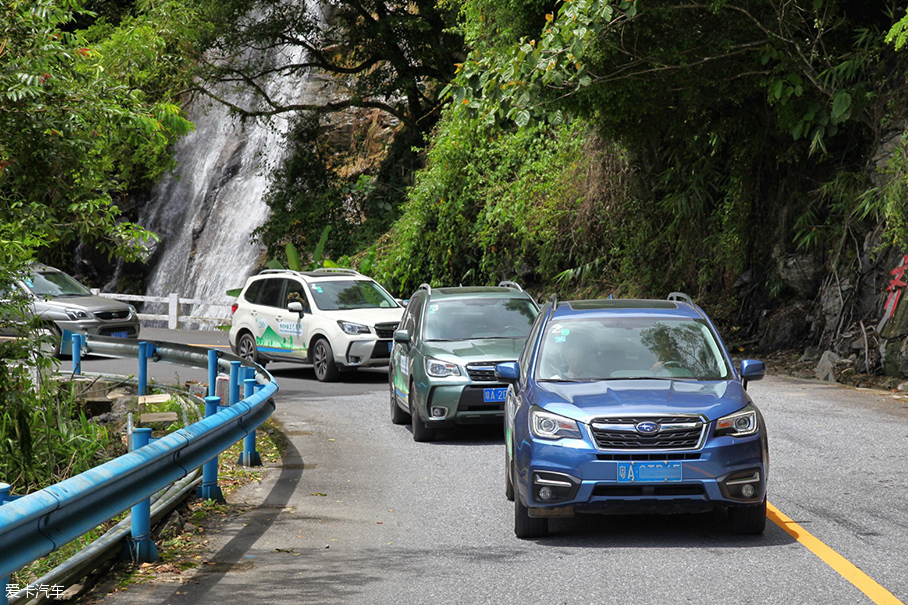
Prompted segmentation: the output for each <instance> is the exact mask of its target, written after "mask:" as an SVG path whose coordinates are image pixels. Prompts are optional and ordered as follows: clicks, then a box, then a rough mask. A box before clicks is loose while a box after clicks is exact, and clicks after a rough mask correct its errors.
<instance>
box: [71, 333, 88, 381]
mask: <svg viewBox="0 0 908 605" xmlns="http://www.w3.org/2000/svg"><path fill="white" fill-rule="evenodd" d="M84 338H85V337H84V336H82V335H81V334H73V338H72V345H71V348H72V356H73V374H75V375H77V376H78V375H79V374H81V373H82V340H83V339H84Z"/></svg>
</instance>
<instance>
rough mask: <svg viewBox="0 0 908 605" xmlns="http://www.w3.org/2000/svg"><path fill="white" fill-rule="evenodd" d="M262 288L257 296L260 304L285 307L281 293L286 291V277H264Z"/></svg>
mask: <svg viewBox="0 0 908 605" xmlns="http://www.w3.org/2000/svg"><path fill="white" fill-rule="evenodd" d="M261 281H262V286H261V289H260V290H259V292H258V295H257V296H256V299H255V302H256V304H259V305H265V306H268V307H283V306H284V305H283V304H282V303H283V302H284V301H283V300H282V299H281V294H282V293H283V291H284V282H285V281H287V280H285V279H263V280H261Z"/></svg>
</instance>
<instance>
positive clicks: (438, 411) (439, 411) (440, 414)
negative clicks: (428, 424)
mask: <svg viewBox="0 0 908 605" xmlns="http://www.w3.org/2000/svg"><path fill="white" fill-rule="evenodd" d="M447 413H448V409H447V408H440V407H436V408H432V416H433V417H435V418H444V417H445V414H447Z"/></svg>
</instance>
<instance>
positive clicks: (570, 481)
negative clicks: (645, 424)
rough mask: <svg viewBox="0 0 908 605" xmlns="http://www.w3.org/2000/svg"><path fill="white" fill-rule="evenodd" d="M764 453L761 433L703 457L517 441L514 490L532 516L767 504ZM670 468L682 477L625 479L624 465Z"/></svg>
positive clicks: (703, 452)
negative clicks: (678, 470)
mask: <svg viewBox="0 0 908 605" xmlns="http://www.w3.org/2000/svg"><path fill="white" fill-rule="evenodd" d="M765 452H766V448H765V444H764V443H763V441H762V438H761V437H760V435H754V436H751V437H747V438H743V439H737V438H732V437H719V438H712V439H709V440H707V442H706V444H705V446H704V447H703V448H702V449H699V450H696V451H665V452H658V451H647V452H627V451H621V452H616V451H604V450H596V449H594V448H592V446H591V445H590V444H589V443H587V442H586V441H585V440H579V439H565V440H560V441H544V440H536V439H532V438H531V439H530V440H526V439H525V440H523V441H522V442H521V441H518V448H517V451H516V465H515V466H516V478H515V484H516V486H517V489H518V490H519V492H520V494H521V496H522V497H521V499H522V500H523V501H524V502H526V503H527V507H528V508H529V509H530V516H564V515H570V514H573V513H574V512H577V513H602V514H628V513H655V514H661V513H666V514H667V513H688V512H706V511H709V510H712V509H713V508H715V507H716V506H727V505H741V504H744V505H746V504H758V503H760V502H761V501H762V500H763V498H764V497H765V495H766V471H767V469H766V462H765V458H766V454H765ZM665 462H669V463H671V465H672V466H673V467H674V468H676V469H677V468H678V467H680V476H679V477H674V478H673V479H672V480H660V481H640V480H638V481H627V480H624V481H622V480H619V469H620V468H622V467H623V468H624V469H625V470H626V469H627V468H628V466H629V465H632V464H633V465H645V464H648V463H649V464H663V463H665ZM745 486H751V487H745ZM543 488H547V489H543ZM751 490H752V491H751Z"/></svg>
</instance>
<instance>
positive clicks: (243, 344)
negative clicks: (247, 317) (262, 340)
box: [236, 332, 264, 365]
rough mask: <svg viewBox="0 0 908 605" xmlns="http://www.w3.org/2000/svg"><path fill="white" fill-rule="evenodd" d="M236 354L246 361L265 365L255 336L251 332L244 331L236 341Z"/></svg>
mask: <svg viewBox="0 0 908 605" xmlns="http://www.w3.org/2000/svg"><path fill="white" fill-rule="evenodd" d="M236 354H237V356H239V357H242V358H243V359H245V360H246V361H251V362H253V363H257V364H259V365H264V364H263V363H262V360H261V358H260V357H259V352H258V349H257V348H256V346H255V338H254V337H253V336H252V334H250V333H249V332H243V333H242V335H240V339H239V340H238V341H237V343H236Z"/></svg>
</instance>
